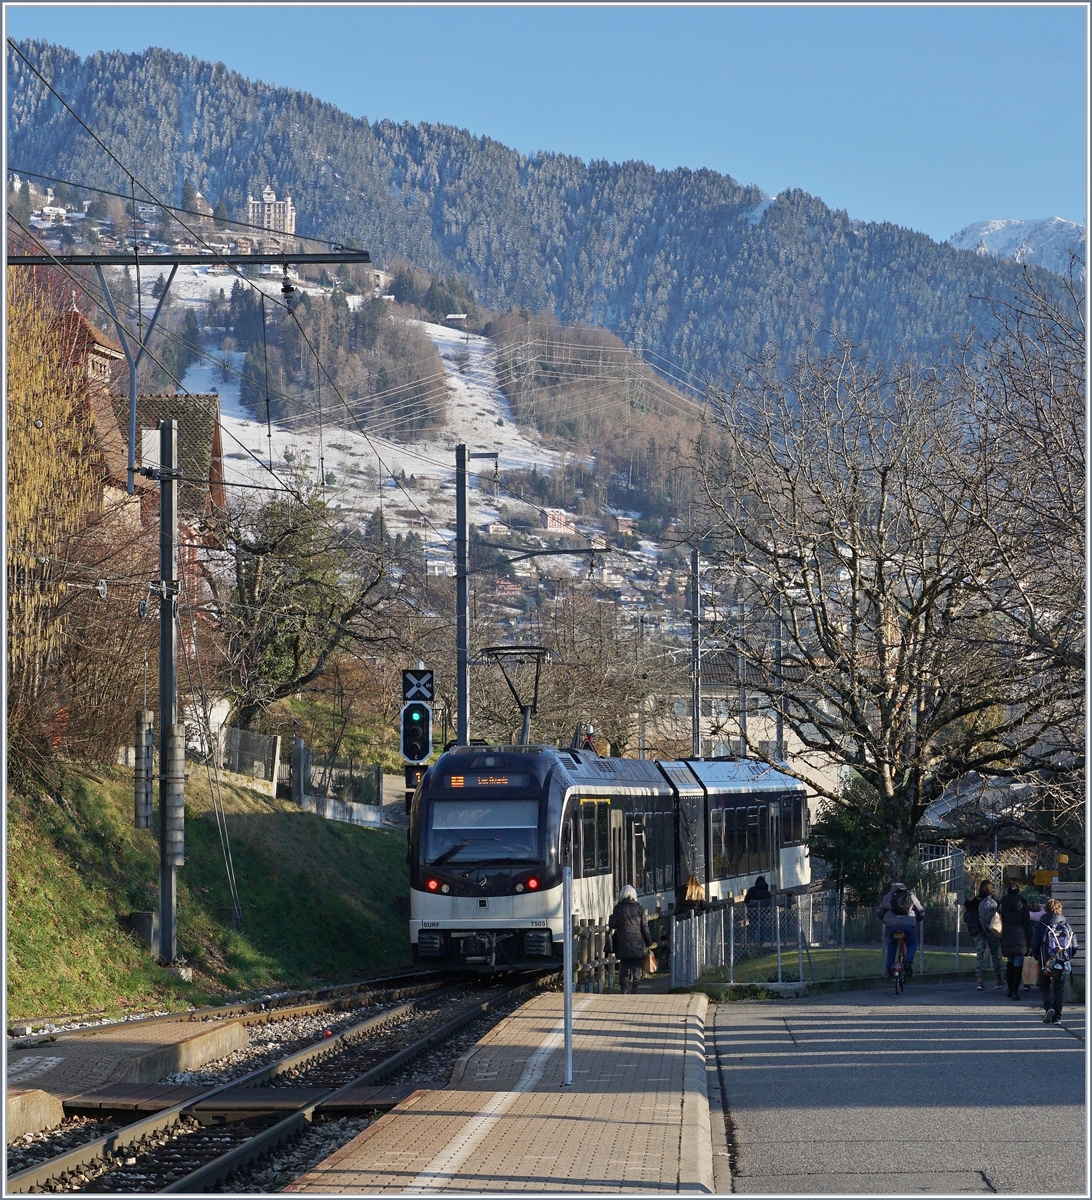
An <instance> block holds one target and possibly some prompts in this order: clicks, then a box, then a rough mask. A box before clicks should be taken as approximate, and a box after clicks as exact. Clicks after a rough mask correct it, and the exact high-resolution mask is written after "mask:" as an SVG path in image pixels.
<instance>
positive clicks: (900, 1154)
mask: <svg viewBox="0 0 1092 1200" xmlns="http://www.w3.org/2000/svg"><path fill="white" fill-rule="evenodd" d="M1003 996H1004V993H1000V994H998V993H995V992H993V991H992V990H991V991H990V992H988V993H979V992H976V991H975V990H974V985H973V984H970V985H968V984H966V983H963V984H949V983H945V984H933V985H926V986H918V984H917V981H912V982H911V983H910V984H909V985H908V987H907V990H906V992H905V993H904V994H903V995H902V996H896V995H895V994H894V992H893V990H889V991H886V992H868V993H865V994H861V995H859V996H851V995H845V994H843V995H839V996H837V997H829V998H826V997H824V998H822V999H819V998H817V999H813V1000H806V1001H785V1002H772V1003H770V1002H767V1003H763V1004H746V1003H735V1004H722V1005H719V1006H718V1008H717V1011H716V1016H715V1020H714V1022H712V1024H713V1028H712V1029H711V1030H710V1043H711V1044H710V1051H711V1054H713V1055H715V1058H716V1062H717V1065H719V1071H720V1080H721V1086H722V1089H723V1093H724V1097H725V1101H726V1103H727V1107H728V1110H729V1115H730V1119H731V1126H732V1129H733V1132H734V1147H733V1150H734V1170H733V1189H734V1191H736V1192H738V1193H743V1194H754V1193H779V1194H781V1195H793V1194H804V1195H814V1194H823V1193H839V1194H846V1193H862V1192H870V1193H880V1194H895V1195H898V1194H902V1193H908V1192H914V1193H916V1192H933V1193H941V1194H946V1195H952V1194H956V1193H967V1192H991V1191H996V1192H1008V1193H1012V1192H1019V1193H1030V1194H1039V1195H1043V1194H1050V1195H1057V1194H1079V1195H1086V1194H1087V1190H1086V1189H1087V1185H1086V1162H1085V1132H1086V1130H1085V1102H1086V1098H1085V1045H1084V1040H1083V1039H1084V1017H1085V1013H1084V1008H1083V1006H1074V1007H1073V1008H1071V1009H1068V1010H1067V1011H1066V1013H1065V1015H1064V1016H1063V1026H1059V1025H1043V1024H1042V1009H1041V1008H1038V1007H1035V1008H1034V1009H1033V1008H1032V1005H1033V1002H1034V1001H1037V1000H1038V991H1037V990H1035V991H1034V992H1033V994H1032V995H1031V996H1030V997H1028V998H1026V999H1022V1000H1021V1001H1020V1003H1019V1004H1014V1003H1013V1002H1012V1001H1010V1000H1005V999H1004V998H1003ZM1064 1026H1068V1027H1069V1028H1068V1030H1067V1029H1066V1028H1065V1027H1064ZM1048 1162H1049V1164H1050V1166H1049V1178H1048V1177H1047V1175H1046V1174H1045V1172H1046V1171H1047V1170H1048V1168H1047V1167H1046V1165H1045V1164H1046V1163H1048Z"/></svg>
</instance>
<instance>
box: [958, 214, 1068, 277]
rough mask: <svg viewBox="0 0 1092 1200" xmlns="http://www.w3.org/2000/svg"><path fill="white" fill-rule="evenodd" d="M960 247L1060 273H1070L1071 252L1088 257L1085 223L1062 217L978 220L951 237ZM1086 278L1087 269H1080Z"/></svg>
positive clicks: (960, 248)
mask: <svg viewBox="0 0 1092 1200" xmlns="http://www.w3.org/2000/svg"><path fill="white" fill-rule="evenodd" d="M948 241H949V243H950V244H951V245H952V246H953V247H954V248H955V249H956V250H973V251H974V252H975V253H976V254H989V255H992V256H993V257H995V258H1008V259H1012V261H1013V262H1018V263H1028V264H1030V265H1032V266H1037V267H1044V268H1045V269H1046V270H1048V271H1054V272H1056V273H1057V274H1059V275H1068V274H1069V264H1070V252H1071V251H1072V252H1074V253H1076V254H1078V255H1079V256H1080V257H1081V259H1082V260H1083V259H1084V257H1085V231H1084V226H1083V225H1078V224H1076V223H1075V222H1074V221H1065V220H1063V219H1062V218H1061V217H1044V218H1042V219H1041V220H1017V219H1011V220H1003V221H1002V220H997V221H975V222H974V223H973V224H971V225H966V226H964V227H963V228H962V229H960V230H959V231H958V232H957V233H953V234H952V236H951V237H950V238H949V239H948ZM1079 277H1080V278H1082V279H1083V278H1084V270H1083V269H1079Z"/></svg>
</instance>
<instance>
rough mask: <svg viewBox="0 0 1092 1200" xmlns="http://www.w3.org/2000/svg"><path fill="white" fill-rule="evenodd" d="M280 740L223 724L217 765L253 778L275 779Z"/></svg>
mask: <svg viewBox="0 0 1092 1200" xmlns="http://www.w3.org/2000/svg"><path fill="white" fill-rule="evenodd" d="M280 743H281V739H280V738H279V737H276V736H270V735H269V734H265V733H253V732H251V730H249V729H236V728H235V727H234V726H233V725H226V726H225V727H224V729H223V730H222V732H221V737H220V746H221V751H220V766H221V767H223V768H224V770H225V771H235V772H237V773H238V774H240V775H249V776H250V777H251V778H252V779H267V780H269V781H270V782H272V781H273V780H274V779H275V774H274V772H275V771H276V769H277V758H278V755H279V753H280Z"/></svg>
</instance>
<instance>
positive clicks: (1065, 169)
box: [5, 4, 1087, 239]
mask: <svg viewBox="0 0 1092 1200" xmlns="http://www.w3.org/2000/svg"><path fill="white" fill-rule="evenodd" d="M5 11H6V21H7V33H8V36H11V37H15V38H23V37H36V38H46V39H48V40H50V41H53V42H58V43H60V44H62V45H66V46H69V47H71V48H72V49H74V50H76V51H78V52H79V53H80V54H84V55H86V54H89V53H92V52H93V51H95V50H116V49H121V50H126V51H139V50H143V49H145V48H147V47H148V46H153V45H154V46H163V47H166V48H167V49H171V50H177V51H180V52H183V53H186V54H192V55H195V56H197V57H199V58H207V59H213V60H218V61H222V62H224V63H226V64H227V65H228V66H229V67H230V68H232V69H234V70H237V71H239V72H241V73H242V74H243V75H246V76H249V77H250V78H257V79H263V80H265V81H267V82H270V83H274V84H280V85H284V86H290V87H295V88H299V89H301V90H304V91H309V92H312V93H313V94H314V95H316V96H318V97H320V98H321V99H323V100H327V101H329V102H330V103H332V104H335V105H337V106H338V107H339V108H342V109H344V110H346V111H348V112H350V113H352V114H353V115H354V116H367V117H368V118H369V119H370V120H375V119H377V118H380V117H388V118H391V119H393V120H398V121H401V120H407V121H411V122H417V121H436V122H442V123H445V124H451V125H456V126H459V127H461V128H467V129H469V130H471V131H472V132H473V133H475V134H485V135H488V136H490V137H493V138H496V139H497V140H499V141H501V142H504V143H505V144H506V145H509V146H514V147H516V148H517V149H519V150H522V151H525V152H528V153H533V152H534V151H536V150H551V151H558V152H562V153H569V154H576V155H579V156H580V157H582V158H584V159H591V158H606V159H610V160H612V161H621V160H624V159H629V158H640V159H644V160H645V161H646V162H651V163H653V164H655V165H656V166H657V167H662V168H672V167H676V166H686V167H694V168H697V167H709V168H712V169H713V170H717V171H723V172H726V173H728V174H730V175H732V176H734V177H735V178H736V179H738V180H739V181H740V182H741V183H757V184H758V185H759V186H760V187H763V188H765V189H766V190H767V191H768V192H770V193H776V192H778V191H780V190H782V189H783V188H787V187H800V188H803V189H805V190H806V191H809V192H811V193H813V194H815V195H818V196H821V197H822V198H823V199H824V200H825V201H826V202H827V203H828V204H829V205H831V206H832V207H834V208H845V209H847V210H848V211H849V213H850V215H851V216H854V217H859V218H862V219H864V220H888V221H894V222H896V223H898V224H900V225H907V226H910V227H911V228H914V229H919V230H922V231H923V232H925V233H928V234H930V235H932V236H933V237H935V238H937V239H941V238H945V237H947V236H949V235H950V234H952V233H954V232H955V231H956V230H957V229H959V228H961V227H962V226H964V225H966V224H969V223H970V222H971V221H976V220H984V219H987V218H993V217H1047V216H1060V217H1065V218H1066V219H1068V220H1072V221H1080V222H1082V223H1084V222H1085V220H1086V178H1087V162H1086V151H1085V146H1086V140H1087V139H1086V108H1087V100H1086V49H1087V32H1086V11H1087V10H1086V9H1085V6H1084V5H1076V4H1074V5H1058V6H1047V5H1042V4H1034V5H1027V6H1016V7H1002V6H992V5H978V6H961V7H956V6H937V7H924V6H920V7H915V6H906V7H896V6H893V5H882V6H846V7H826V6H819V5H805V6H799V7H795V6H794V7H790V6H768V7H758V6H750V7H744V6H718V7H714V6H702V7H686V8H684V7H681V6H675V5H672V6H668V7H653V6H647V7H641V8H638V7H629V6H622V5H615V6H609V7H581V6H573V7H560V6H556V7H555V6H544V7H532V6H529V5H518V6H513V7H507V6H500V5H495V6H479V7H463V6H457V5H443V6H436V7H426V6H423V5H415V6H405V7H397V6H391V7H360V6H345V7H319V6H316V5H307V6H294V5H288V4H284V5H249V6H247V5H238V6H233V7H229V6H224V5H200V4H198V5H193V6H189V7H168V6H165V5H158V4H157V5H140V4H124V5H121V6H115V7H109V8H105V7H100V6H94V5H86V6H83V5H76V6H45V5H26V6H19V5H8V6H7V7H6V10H5Z"/></svg>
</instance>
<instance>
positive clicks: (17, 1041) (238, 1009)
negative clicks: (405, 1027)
mask: <svg viewBox="0 0 1092 1200" xmlns="http://www.w3.org/2000/svg"><path fill="white" fill-rule="evenodd" d="M446 974H450V972H445V971H442V970H437V969H431V970H425V971H398V972H394V973H392V974H391V975H389V976H383V975H379V976H376V977H375V978H373V979H361V980H358V981H357V982H355V983H337V984H331V985H329V986H327V987H321V988H306V989H301V990H300V991H296V992H289V993H287V994H285V995H283V996H277V997H273V998H272V999H257V1000H241V1001H239V1002H238V1003H237V1004H210V1005H206V1006H205V1007H204V1008H195V1009H192V1010H189V1011H185V1012H174V1013H157V1014H155V1015H154V1016H143V1017H132V1018H130V1019H129V1020H122V1021H108V1022H105V1023H104V1024H101V1025H88V1026H84V1027H82V1028H78V1029H63V1030H59V1031H57V1032H55V1033H34V1034H26V1035H24V1036H23V1037H19V1038H10V1039H9V1040H8V1044H7V1048H8V1050H9V1052H10V1051H12V1050H27V1049H30V1048H31V1047H32V1046H43V1045H45V1044H46V1043H48V1042H58V1041H61V1040H65V1039H69V1038H78V1037H96V1036H97V1035H98V1034H101V1033H113V1032H114V1031H115V1030H117V1029H120V1028H122V1027H123V1026H125V1027H129V1026H132V1025H145V1024H148V1025H150V1024H156V1023H160V1022H163V1021H209V1020H214V1019H218V1018H219V1019H226V1018H228V1017H244V1016H246V1015H247V1014H248V1013H262V1014H263V1015H272V1014H281V1015H282V1016H287V1015H288V1014H289V1013H290V1012H291V1013H293V1014H294V1015H296V1016H308V1015H310V1014H308V1013H306V1012H303V1011H300V1012H296V1009H301V1010H302V1009H303V1008H304V1007H306V1006H307V1005H309V1004H310V1005H311V1007H312V1008H313V1011H314V1012H321V1011H323V1009H322V1007H321V1006H322V1005H324V1004H333V1002H334V1001H335V1000H336V999H337V998H342V999H345V998H348V999H352V998H354V997H367V996H368V995H370V994H378V993H380V992H393V993H396V994H395V995H394V997H393V998H394V999H396V1000H397V999H401V997H402V996H408V995H412V994H413V991H414V990H415V987H416V985H414V984H409V985H408V986H405V987H399V986H398V985H399V984H400V983H401V982H402V981H403V980H415V979H429V978H430V977H431V978H433V979H435V978H436V977H437V976H443V975H446ZM388 985H389V986H388ZM423 986H428V985H423ZM369 989H370V991H369ZM330 1011H336V1010H335V1009H331V1010H330ZM248 1023H249V1022H248Z"/></svg>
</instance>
